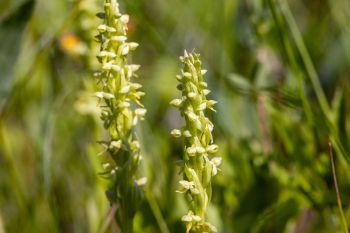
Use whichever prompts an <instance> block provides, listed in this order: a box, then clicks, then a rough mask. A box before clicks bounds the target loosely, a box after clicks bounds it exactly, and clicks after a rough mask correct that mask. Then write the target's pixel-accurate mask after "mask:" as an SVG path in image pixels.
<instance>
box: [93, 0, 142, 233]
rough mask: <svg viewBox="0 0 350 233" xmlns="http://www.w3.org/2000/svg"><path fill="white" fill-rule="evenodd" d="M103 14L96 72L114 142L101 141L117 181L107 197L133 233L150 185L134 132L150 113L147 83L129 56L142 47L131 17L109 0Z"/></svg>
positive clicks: (111, 174) (105, 121) (107, 164)
mask: <svg viewBox="0 0 350 233" xmlns="http://www.w3.org/2000/svg"><path fill="white" fill-rule="evenodd" d="M97 16H98V17H99V18H101V19H103V23H102V24H101V25H99V26H98V28H97V29H98V31H99V35H98V36H97V37H96V38H97V40H98V42H99V43H100V52H99V54H98V55H97V58H98V61H99V62H100V64H101V67H100V70H99V72H97V73H96V77H97V79H98V84H99V85H98V86H99V91H98V92H96V93H95V95H96V97H98V98H99V99H100V100H101V101H100V108H101V119H102V121H103V125H104V128H105V129H106V130H107V131H108V134H109V139H108V140H106V141H100V143H101V144H102V145H103V146H104V147H105V152H106V153H105V155H104V156H105V162H104V163H103V164H102V166H103V169H104V172H103V173H102V174H103V175H105V176H107V177H108V178H110V179H111V180H112V182H111V185H110V188H109V189H108V191H107V197H108V198H109V201H110V203H111V205H117V211H116V214H115V218H116V221H117V222H118V224H119V226H120V228H121V232H123V233H131V232H133V217H134V215H135V213H136V210H137V206H138V204H139V203H140V201H141V200H142V192H141V189H140V185H142V184H144V183H145V182H146V179H145V178H142V179H139V180H137V179H136V173H137V168H138V164H139V162H140V160H141V158H142V156H141V152H140V143H139V142H138V140H137V138H136V136H135V132H134V131H135V126H136V124H137V123H138V121H139V120H140V119H141V120H143V118H144V115H145V113H146V109H144V108H143V105H142V104H141V103H140V101H139V100H140V98H141V97H142V96H143V95H144V93H143V92H141V91H139V89H140V88H141V85H140V84H138V83H135V82H132V80H131V79H132V77H136V74H135V72H136V71H137V70H138V69H139V65H135V64H129V63H128V61H127V57H128V54H129V52H130V51H132V50H135V49H136V47H137V46H138V44H137V43H135V42H127V23H128V21H129V16H128V15H125V14H121V13H120V12H119V5H118V3H117V1H116V0H105V2H104V12H102V13H98V14H97Z"/></svg>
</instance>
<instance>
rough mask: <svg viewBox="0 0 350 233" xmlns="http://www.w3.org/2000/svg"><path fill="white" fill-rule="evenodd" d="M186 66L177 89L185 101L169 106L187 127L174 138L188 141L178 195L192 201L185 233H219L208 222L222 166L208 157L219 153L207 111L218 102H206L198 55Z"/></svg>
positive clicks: (183, 58) (189, 56) (186, 57)
mask: <svg viewBox="0 0 350 233" xmlns="http://www.w3.org/2000/svg"><path fill="white" fill-rule="evenodd" d="M180 61H181V62H182V63H183V70H182V71H181V75H177V76H176V79H177V80H178V81H179V82H180V85H179V86H178V89H179V90H181V92H182V97H181V98H179V99H174V100H172V101H171V102H170V104H171V105H172V106H174V107H177V108H179V110H180V112H181V115H182V116H183V117H184V118H185V121H186V125H185V126H184V127H183V128H182V129H181V130H179V129H174V130H173V131H171V134H172V135H173V136H174V137H181V136H182V137H183V138H184V141H185V148H184V156H183V162H182V163H181V166H182V170H183V171H184V180H181V181H180V182H179V183H180V186H181V187H180V188H179V190H177V192H178V193H188V194H189V195H190V197H191V207H190V210H189V211H188V213H187V214H186V215H184V216H183V217H182V221H183V222H184V223H185V224H186V232H187V233H189V232H190V231H191V232H198V233H199V232H201V233H202V232H216V231H217V230H216V228H215V227H214V226H213V225H211V224H210V223H208V222H206V221H205V219H206V211H207V207H208V205H209V202H210V199H211V193H212V190H211V179H212V177H213V176H215V175H216V174H217V173H218V171H219V168H218V166H219V165H220V164H221V158H220V157H214V158H212V159H211V160H210V159H209V156H211V155H212V154H214V153H216V152H217V151H218V148H219V147H218V146H217V145H216V144H213V136H212V131H213V128H214V126H213V124H212V123H211V121H210V120H209V118H207V117H206V115H205V112H206V110H207V109H209V110H212V111H215V109H214V105H215V104H216V101H214V100H207V98H206V96H207V95H208V94H209V93H210V90H208V89H205V88H207V86H208V85H207V83H206V82H205V81H204V79H203V75H204V74H205V73H206V72H207V71H206V70H202V69H201V61H200V60H199V55H198V54H188V53H187V52H186V51H185V53H184V56H181V57H180Z"/></svg>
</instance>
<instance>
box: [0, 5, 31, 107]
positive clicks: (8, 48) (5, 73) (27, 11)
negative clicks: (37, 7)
mask: <svg viewBox="0 0 350 233" xmlns="http://www.w3.org/2000/svg"><path fill="white" fill-rule="evenodd" d="M33 6H34V0H29V1H26V2H25V3H23V4H22V5H21V6H20V7H18V9H17V10H16V11H14V12H13V13H12V14H11V15H8V16H7V17H6V18H4V16H2V20H1V22H0V35H1V43H0V70H1V72H0V110H1V109H2V107H3V105H4V104H5V102H6V98H7V97H8V94H9V92H10V90H11V86H12V81H13V71H14V66H15V64H16V61H17V58H18V55H19V52H20V44H21V40H22V35H23V31H24V29H25V26H26V24H27V21H28V19H29V18H30V16H31V13H32V10H33Z"/></svg>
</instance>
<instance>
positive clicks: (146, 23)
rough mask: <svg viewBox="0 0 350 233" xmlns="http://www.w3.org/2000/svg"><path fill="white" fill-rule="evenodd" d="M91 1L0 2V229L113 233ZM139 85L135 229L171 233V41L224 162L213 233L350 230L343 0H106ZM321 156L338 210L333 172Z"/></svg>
mask: <svg viewBox="0 0 350 233" xmlns="http://www.w3.org/2000/svg"><path fill="white" fill-rule="evenodd" d="M102 5H103V1H102V0H50V1H47V0H1V1H0V232H1V233H2V232H33V233H37V232H52V233H54V232H84V233H85V232H91V233H95V232H118V227H117V226H116V225H115V223H113V221H112V220H111V213H112V212H113V209H112V210H111V208H110V206H109V203H108V201H107V198H106V197H105V193H104V192H105V189H106V187H107V185H108V180H105V179H104V178H102V177H101V176H99V175H98V173H99V172H100V171H101V170H102V168H101V164H100V159H99V156H98V154H99V153H100V152H101V151H102V150H103V148H101V147H100V146H99V145H98V144H97V143H96V141H97V140H99V139H101V138H103V137H106V135H105V133H104V131H103V129H102V126H101V125H102V124H101V121H100V119H99V113H98V108H97V105H96V99H95V98H94V97H93V93H94V90H95V89H96V87H95V84H96V80H95V79H94V78H93V76H92V74H93V71H94V70H96V68H98V64H97V61H96V58H95V55H96V53H97V51H98V45H97V43H96V42H94V40H93V37H94V35H95V34H96V33H97V30H96V27H97V25H98V24H99V23H100V20H99V19H98V18H97V17H95V14H96V13H97V12H98V11H101V9H102ZM120 5H121V9H122V12H127V13H128V14H129V15H130V17H131V22H130V24H129V38H130V40H132V41H137V42H138V43H139V44H140V46H139V48H138V49H137V50H136V52H134V53H133V55H132V57H130V60H132V62H133V63H138V64H141V65H142V67H141V69H140V71H139V76H140V78H139V79H138V81H139V82H141V83H142V84H143V85H144V87H143V90H144V91H145V92H146V93H147V94H146V96H145V97H144V99H143V103H144V104H145V107H146V108H147V109H148V113H147V117H146V120H145V121H143V122H142V124H141V126H140V127H139V128H138V137H139V138H140V141H141V142H142V149H143V153H144V159H143V161H142V164H141V167H140V174H141V175H145V176H147V177H148V183H147V185H146V187H145V200H144V202H143V203H142V205H141V206H140V211H139V212H138V213H137V215H136V217H135V232H143V233H157V232H160V233H168V232H174V233H178V232H184V226H183V224H182V223H181V221H180V218H181V216H182V215H183V214H185V213H186V210H187V207H186V206H187V202H186V200H185V199H184V197H183V195H179V194H177V193H175V189H176V188H177V185H178V180H179V179H180V177H179V175H178V172H179V169H178V168H177V167H176V161H177V160H179V159H180V158H181V154H182V143H181V141H177V140H174V139H173V138H172V137H171V136H170V134H169V132H170V131H171V129H173V128H175V127H179V126H181V125H182V124H183V122H182V121H181V119H180V117H179V113H178V112H177V111H176V109H174V108H171V107H169V104H168V103H169V101H170V100H171V99H172V98H174V97H177V96H179V95H180V93H179V91H177V90H176V88H175V87H176V85H177V84H176V79H175V75H176V74H177V73H179V69H180V63H179V61H178V57H179V56H180V55H181V54H182V53H183V50H184V49H187V50H189V51H193V50H194V51H195V52H198V53H201V58H202V60H203V66H204V68H206V69H207V70H208V73H207V75H206V78H207V81H208V83H209V88H210V89H211V90H212V92H211V94H210V97H211V98H213V99H216V100H217V101H218V104H217V107H216V109H217V112H216V113H214V114H211V119H213V122H214V125H215V129H214V133H215V141H216V143H217V144H219V146H220V151H219V155H220V156H222V157H223V163H222V166H221V173H220V174H219V175H217V176H216V177H215V178H214V184H213V190H214V191H213V200H212V205H211V206H210V209H209V215H208V218H209V219H210V221H211V222H212V223H213V224H214V225H216V226H217V228H218V232H227V233H248V232H253V233H260V232H265V233H281V232H288V233H311V232H312V233H313V232H317V233H323V232H324V233H335V232H346V231H345V229H344V225H345V224H344V221H347V223H348V225H349V224H350V166H349V165H350V146H349V142H350V141H349V133H350V24H349V21H350V2H349V1H348V0H328V1H327V0H308V1H302V0H298V1H288V0H246V1H238V0H215V1H214V0H166V1H165V0H147V1H146V0H128V1H127V0H120ZM329 144H331V145H332V149H333V150H332V151H333V155H334V161H335V173H336V174H337V178H338V186H339V189H340V197H341V201H342V204H343V217H341V216H342V215H341V211H340V208H339V207H338V205H337V195H336V192H335V185H334V182H333V179H332V169H331V160H330V153H331V150H330V146H329Z"/></svg>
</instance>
